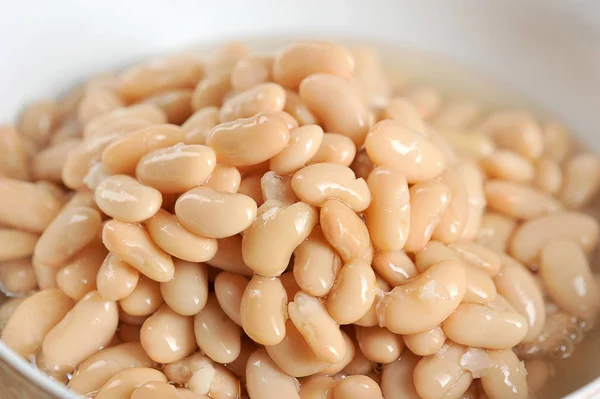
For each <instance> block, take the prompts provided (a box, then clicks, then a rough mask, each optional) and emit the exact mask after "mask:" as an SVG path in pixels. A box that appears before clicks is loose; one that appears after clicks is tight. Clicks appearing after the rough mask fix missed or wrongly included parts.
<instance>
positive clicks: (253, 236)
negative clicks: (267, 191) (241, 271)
mask: <svg viewBox="0 0 600 399" xmlns="http://www.w3.org/2000/svg"><path fill="white" fill-rule="evenodd" d="M316 224H317V211H316V210H315V209H314V208H313V207H312V206H310V205H308V204H305V203H303V202H297V203H295V204H292V205H289V206H286V205H285V204H284V203H283V202H281V201H278V200H268V201H267V202H265V203H264V204H263V205H261V207H260V209H259V211H258V214H257V217H256V220H255V221H254V222H253V223H252V225H251V226H250V227H249V228H248V229H247V230H246V231H245V232H244V237H243V239H242V256H243V258H244V262H245V263H246V265H248V267H250V268H251V269H252V270H254V271H255V272H256V273H258V274H261V275H263V276H278V275H280V274H281V273H282V272H283V271H284V270H285V269H286V268H287V266H288V264H289V262H290V258H291V256H292V253H293V252H294V250H295V249H296V247H297V246H298V245H300V244H301V243H302V241H304V240H305V239H306V238H307V237H308V235H309V234H310V232H311V231H312V229H313V227H314V226H315V225H316Z"/></svg>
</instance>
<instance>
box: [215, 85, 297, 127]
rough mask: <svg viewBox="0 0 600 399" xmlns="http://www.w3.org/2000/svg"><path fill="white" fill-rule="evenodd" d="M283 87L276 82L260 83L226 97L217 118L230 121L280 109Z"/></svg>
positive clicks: (284, 94)
mask: <svg viewBox="0 0 600 399" xmlns="http://www.w3.org/2000/svg"><path fill="white" fill-rule="evenodd" d="M285 97H286V93H285V89H284V88H283V87H281V86H280V85H278V84H276V83H262V84H259V85H257V86H254V87H252V88H249V89H247V90H246V91H243V92H241V93H239V94H236V95H234V96H233V97H231V98H229V99H227V100H226V101H225V102H224V103H223V106H222V107H221V110H220V113H219V119H220V120H221V122H230V121H234V120H236V119H239V118H250V117H252V116H254V115H256V114H258V113H259V112H277V111H282V110H283V106H284V105H285Z"/></svg>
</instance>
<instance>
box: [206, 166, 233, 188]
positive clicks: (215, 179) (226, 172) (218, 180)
mask: <svg viewBox="0 0 600 399" xmlns="http://www.w3.org/2000/svg"><path fill="white" fill-rule="evenodd" d="M241 181H242V175H241V174H240V172H239V171H238V170H237V169H236V168H234V167H233V166H223V165H217V166H215V169H214V170H213V172H212V173H211V175H210V176H209V177H208V179H207V180H206V183H205V184H206V185H207V186H208V187H211V188H213V189H215V190H216V191H225V192H227V193H237V192H238V190H239V188H240V182H241Z"/></svg>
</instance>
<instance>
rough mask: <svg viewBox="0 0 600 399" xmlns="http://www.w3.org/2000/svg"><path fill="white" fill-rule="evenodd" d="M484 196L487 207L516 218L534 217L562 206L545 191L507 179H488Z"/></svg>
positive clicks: (559, 208)
mask: <svg viewBox="0 0 600 399" xmlns="http://www.w3.org/2000/svg"><path fill="white" fill-rule="evenodd" d="M485 196H486V200H487V204H488V207H489V209H491V210H494V211H498V212H501V213H504V214H506V215H508V216H511V217H514V218H517V219H526V220H528V219H535V218H538V217H540V216H544V215H546V214H549V213H555V212H559V211H560V210H562V208H563V207H562V205H561V203H560V202H559V201H557V200H555V199H554V198H553V197H552V196H550V195H548V194H546V193H543V192H541V191H538V190H537V189H535V188H532V187H529V186H525V185H521V184H517V183H511V182H508V181H501V180H490V181H488V182H487V183H486V184H485Z"/></svg>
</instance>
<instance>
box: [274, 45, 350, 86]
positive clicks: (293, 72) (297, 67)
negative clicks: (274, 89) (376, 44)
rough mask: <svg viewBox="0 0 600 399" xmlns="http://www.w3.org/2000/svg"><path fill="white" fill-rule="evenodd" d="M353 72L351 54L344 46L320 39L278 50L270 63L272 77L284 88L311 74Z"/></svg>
mask: <svg viewBox="0 0 600 399" xmlns="http://www.w3.org/2000/svg"><path fill="white" fill-rule="evenodd" d="M353 72H354V59H353V57H352V54H351V53H350V52H349V51H348V50H347V49H345V48H344V47H341V46H339V45H337V44H334V43H329V42H323V41H312V42H299V43H294V44H292V45H290V46H288V47H287V48H285V49H284V50H283V51H282V52H280V53H279V54H278V55H277V56H276V57H275V61H274V63H273V79H274V80H275V81H276V82H277V83H279V84H281V85H283V86H285V87H287V88H288V89H296V88H297V87H298V85H300V82H301V81H302V80H303V79H304V78H306V77H307V76H309V75H312V74H316V73H327V74H331V75H335V76H339V77H341V78H344V79H350V77H351V76H352V74H353Z"/></svg>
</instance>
